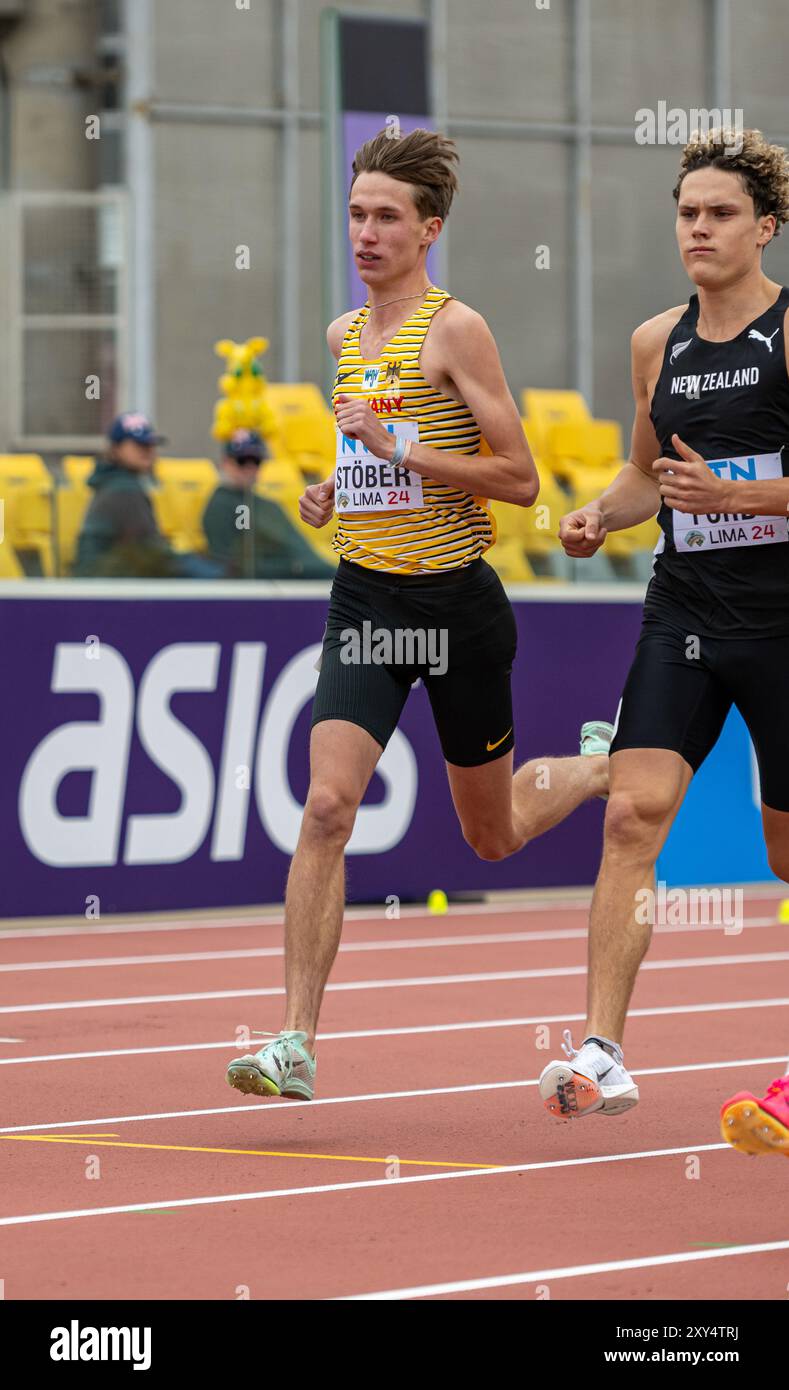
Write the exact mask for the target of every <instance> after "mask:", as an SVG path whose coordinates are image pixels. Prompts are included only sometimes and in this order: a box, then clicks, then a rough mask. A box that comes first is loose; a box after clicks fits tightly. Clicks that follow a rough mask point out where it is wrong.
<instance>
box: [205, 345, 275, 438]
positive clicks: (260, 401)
mask: <svg viewBox="0 0 789 1390" xmlns="http://www.w3.org/2000/svg"><path fill="white" fill-rule="evenodd" d="M268 345H269V344H268V338H247V341H246V342H245V343H234V342H233V341H232V339H230V338H222V339H220V341H219V342H218V343H214V351H215V352H216V354H217V356H219V357H224V359H225V363H226V366H225V370H224V372H223V373H222V375H221V376H220V378H219V381H218V383H217V384H218V386H219V389H220V391H221V392H222V399H221V400H218V401H217V403H216V405H215V406H214V423H213V427H212V430H211V433H212V434H213V436H214V438H215V439H219V440H222V441H223V442H224V441H225V440H227V439H229V438H230V436H231V435H232V433H233V431H234V430H238V429H245V430H255V431H256V432H257V433H258V434H260V435H262V436H263V438H264V439H272V438H273V437H274V435H275V434H276V433H277V425H276V419H275V416H274V412H273V410H272V409H271V406H270V405H269V404H268V402H267V400H266V378H265V377H264V375H263V372H262V371H261V367H260V363H259V362H258V360H257V359H258V357H259V356H261V355H262V354H263V353H264V352H267V351H268Z"/></svg>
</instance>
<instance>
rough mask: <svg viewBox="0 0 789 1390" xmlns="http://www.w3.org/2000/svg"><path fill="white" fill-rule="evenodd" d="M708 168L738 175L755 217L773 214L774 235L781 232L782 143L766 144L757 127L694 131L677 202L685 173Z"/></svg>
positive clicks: (787, 193) (785, 212)
mask: <svg viewBox="0 0 789 1390" xmlns="http://www.w3.org/2000/svg"><path fill="white" fill-rule="evenodd" d="M740 146H741V148H740ZM708 168H712V169H726V170H727V171H728V173H730V174H737V175H738V176H739V179H740V182H741V184H742V186H743V188H744V189H745V192H746V193H749V194H750V196H751V197H752V198H753V206H754V211H755V213H756V216H757V217H766V216H768V215H769V214H772V215H773V217H774V218H775V231H774V233H773V236H779V235H780V232H781V226H782V224H783V223H784V222H789V153H787V151H786V150H785V149H784V148H783V146H782V145H770V144H768V142H767V140H765V138H764V136H763V135H762V132H761V131H760V130H741V131H735V130H729V129H715V130H711V131H710V132H709V133H708V134H704V132H703V131H698V130H697V131H695V132H694V134H693V135H692V136H691V137H690V140H689V141H688V143H687V145H686V146H685V148H684V150H683V151H682V163H681V165H680V174H679V178H678V180H677V185H676V187H675V189H674V197H675V199H676V200H677V201H679V192H680V189H681V187H682V182H683V179H684V178H685V175H686V174H692V173H695V171H696V170H697V169H708Z"/></svg>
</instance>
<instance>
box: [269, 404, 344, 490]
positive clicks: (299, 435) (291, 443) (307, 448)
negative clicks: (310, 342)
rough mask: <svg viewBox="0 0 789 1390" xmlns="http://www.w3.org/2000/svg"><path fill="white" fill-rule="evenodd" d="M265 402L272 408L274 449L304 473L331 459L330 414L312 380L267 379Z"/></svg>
mask: <svg viewBox="0 0 789 1390" xmlns="http://www.w3.org/2000/svg"><path fill="white" fill-rule="evenodd" d="M266 401H267V403H268V404H269V405H270V406H271V408H272V410H273V411H274V415H275V418H276V423H277V430H278V435H277V438H276V441H275V448H274V452H275V454H276V455H278V456H282V455H287V456H290V457H292V458H294V459H295V460H297V461H298V462H299V463H300V466H301V467H302V468H304V469H306V470H307V471H308V472H315V471H320V467H321V464H320V463H319V462H318V460H320V461H321V462H325V463H326V464H327V465H328V466H329V467H331V464H332V461H333V459H334V440H335V432H334V431H335V427H334V413H333V411H332V410H330V408H329V406H328V405H327V403H326V401H325V399H324V397H323V395H322V393H321V391H320V390H319V389H318V387H317V386H315V385H313V384H312V382H295V383H292V382H270V383H269V384H268V386H267V388H266Z"/></svg>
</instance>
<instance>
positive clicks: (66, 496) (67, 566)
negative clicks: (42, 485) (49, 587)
mask: <svg viewBox="0 0 789 1390" xmlns="http://www.w3.org/2000/svg"><path fill="white" fill-rule="evenodd" d="M92 496H93V493H92V490H91V489H90V488H88V487H85V486H84V485H83V486H82V487H80V486H78V485H77V486H73V487H72V486H69V485H67V486H64V487H59V488H58V489H57V491H56V493H55V499H54V500H55V524H56V530H57V543H58V546H57V548H58V560H59V566H58V568H59V572H60V574H68V573H69V572H70V570H71V568H72V566H73V564H74V558H75V555H76V552H77V544H78V541H79V533H80V531H81V530H82V523H83V521H84V519H85V513H86V511H87V509H88V507H89V506H90V501H91V498H92Z"/></svg>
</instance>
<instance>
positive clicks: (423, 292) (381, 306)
mask: <svg viewBox="0 0 789 1390" xmlns="http://www.w3.org/2000/svg"><path fill="white" fill-rule="evenodd" d="M432 288H433V286H432V285H426V286H425V288H424V289H423V290H418V291H417V293H416V294H404V295H402V296H401V297H400V299H385V300H384V302H383V304H371V305H369V309H370V313H372V312H373V309H386V308H387V306H388V305H389V304H402V303H403V301H404V300H406V299H420V298H421V297H422V296H423V295H426V294H427V292H428V290H432Z"/></svg>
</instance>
